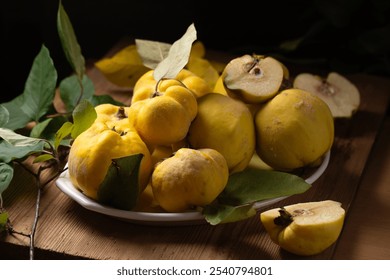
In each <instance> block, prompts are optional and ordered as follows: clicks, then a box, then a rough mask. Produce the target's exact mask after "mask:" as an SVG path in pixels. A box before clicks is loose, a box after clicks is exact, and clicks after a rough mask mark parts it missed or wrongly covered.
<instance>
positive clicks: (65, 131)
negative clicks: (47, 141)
mask: <svg viewBox="0 0 390 280" xmlns="http://www.w3.org/2000/svg"><path fill="white" fill-rule="evenodd" d="M72 129H73V123H71V122H65V123H64V124H63V125H62V126H61V127H60V129H59V130H58V131H57V132H56V134H55V138H54V148H55V149H56V150H57V148H58V146H59V145H60V144H61V142H62V140H63V139H65V137H67V136H69V135H70V134H71V133H72Z"/></svg>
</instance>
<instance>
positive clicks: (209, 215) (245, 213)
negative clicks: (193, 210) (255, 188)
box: [203, 204, 256, 225]
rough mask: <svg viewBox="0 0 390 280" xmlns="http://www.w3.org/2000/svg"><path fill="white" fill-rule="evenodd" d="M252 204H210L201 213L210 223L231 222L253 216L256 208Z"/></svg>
mask: <svg viewBox="0 0 390 280" xmlns="http://www.w3.org/2000/svg"><path fill="white" fill-rule="evenodd" d="M252 206H253V204H246V205H242V206H230V205H220V204H217V205H213V204H210V205H207V206H206V207H205V208H204V209H203V215H204V216H205V219H206V221H207V222H208V223H209V224H211V225H217V224H221V223H232V222H237V221H241V220H244V219H247V218H250V217H252V216H254V215H255V214H256V210H255V209H254V208H253V207H252Z"/></svg>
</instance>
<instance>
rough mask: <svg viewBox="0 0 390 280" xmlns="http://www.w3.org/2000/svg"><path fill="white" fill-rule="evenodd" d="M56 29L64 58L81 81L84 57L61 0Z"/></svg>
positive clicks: (83, 71) (83, 72) (83, 70)
mask: <svg viewBox="0 0 390 280" xmlns="http://www.w3.org/2000/svg"><path fill="white" fill-rule="evenodd" d="M57 30H58V35H59V37H60V40H61V45H62V48H63V50H64V53H65V56H66V59H67V60H68V62H69V64H70V65H71V67H72V69H73V71H74V72H75V73H76V75H77V77H78V79H79V81H80V82H81V81H82V80H83V76H84V74H85V59H84V57H83V55H82V53H81V48H80V45H79V43H78V42H77V38H76V34H75V32H74V29H73V26H72V23H71V21H70V19H69V17H68V14H67V13H66V11H65V9H64V7H63V5H62V2H61V1H60V3H59V5H58V11H57Z"/></svg>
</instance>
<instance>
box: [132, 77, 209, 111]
mask: <svg viewBox="0 0 390 280" xmlns="http://www.w3.org/2000/svg"><path fill="white" fill-rule="evenodd" d="M153 73H154V70H149V71H148V72H146V73H145V74H144V75H142V76H141V77H140V78H139V79H138V80H137V82H136V83H135V85H134V89H133V97H132V99H131V103H135V102H137V101H140V100H144V99H148V98H150V97H152V96H153V95H154V93H155V92H156V84H157V81H156V80H155V79H154V77H153ZM172 85H182V86H185V87H187V88H188V89H189V90H191V91H192V92H193V93H194V95H195V97H201V96H203V95H204V94H206V93H208V92H210V91H211V88H210V86H209V85H208V84H207V82H206V81H205V80H204V79H202V78H201V77H199V76H197V75H195V74H194V73H192V72H191V71H189V70H187V69H182V70H181V71H180V72H179V74H178V75H177V76H176V77H175V79H167V80H163V81H160V82H159V85H158V90H159V91H164V89H166V88H168V87H170V86H172Z"/></svg>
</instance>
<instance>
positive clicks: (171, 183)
mask: <svg viewBox="0 0 390 280" xmlns="http://www.w3.org/2000/svg"><path fill="white" fill-rule="evenodd" d="M287 80H288V70H287V68H286V67H285V66H284V65H283V64H282V63H281V62H279V61H278V60H276V59H274V58H272V57H264V56H250V55H244V56H242V57H238V58H235V59H233V60H231V61H230V62H229V63H228V64H227V65H226V67H225V68H224V70H223V72H222V74H221V75H220V77H219V80H218V82H217V83H216V85H215V87H214V88H211V87H210V84H208V83H207V82H206V80H205V79H203V78H201V77H200V76H198V75H196V74H194V73H193V72H191V71H190V70H188V69H182V70H180V71H179V74H178V75H177V76H176V77H175V78H161V79H160V80H158V81H157V80H155V77H154V70H149V71H147V72H146V73H144V74H143V75H142V76H141V77H140V78H139V79H138V80H137V81H136V84H135V86H134V89H133V95H132V100H131V105H130V106H123V107H121V106H117V105H111V104H103V105H99V106H97V107H96V112H97V119H96V120H95V122H94V123H93V125H92V126H91V127H90V128H89V129H88V130H86V131H85V132H84V133H82V134H81V135H80V136H78V137H77V138H76V139H75V141H74V143H73V144H72V148H71V150H70V155H69V161H68V166H69V174H70V178H71V180H72V183H73V184H74V185H75V186H77V187H78V188H79V189H80V190H81V191H82V192H84V193H85V194H86V195H87V196H89V197H91V198H93V199H99V187H100V185H101V183H102V182H103V180H104V178H105V175H106V173H107V170H108V168H109V166H110V165H111V163H112V160H113V159H116V158H120V157H125V156H129V155H131V154H137V153H139V154H142V155H143V158H142V160H141V163H140V167H139V190H140V192H141V193H143V192H144V191H145V189H147V188H148V190H147V192H148V193H149V195H150V194H152V197H153V199H150V200H149V202H151V201H152V202H153V205H158V207H159V208H160V209H161V208H162V209H163V210H165V211H168V212H183V211H187V210H192V209H194V208H196V207H202V206H205V205H207V204H210V203H211V202H212V201H213V200H215V199H216V197H217V196H218V195H219V194H220V193H221V192H222V191H223V189H224V187H225V186H226V184H227V181H228V178H229V175H231V174H233V173H236V172H240V171H243V170H244V169H246V168H247V167H248V166H249V164H250V163H251V164H253V163H254V162H255V161H256V160H257V161H258V162H260V161H261V166H266V167H267V168H272V169H275V170H283V171H292V170H294V169H297V168H301V167H305V166H308V165H316V164H319V163H320V162H321V160H322V157H323V156H324V155H325V153H326V152H328V151H329V149H330V148H331V146H332V143H333V139H334V127H333V117H332V113H331V111H330V109H329V107H328V106H327V104H326V103H325V102H324V101H322V100H321V99H320V98H319V97H317V96H315V95H314V94H311V93H309V92H306V91H304V90H300V89H296V88H292V87H288V86H285V84H286V81H287ZM259 165H260V164H259ZM145 193H146V192H145ZM141 196H142V195H141ZM141 201H142V199H140V200H139V201H134V205H131V206H129V207H128V209H132V208H134V207H136V208H138V209H141V210H142V207H141V206H140V203H141Z"/></svg>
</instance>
